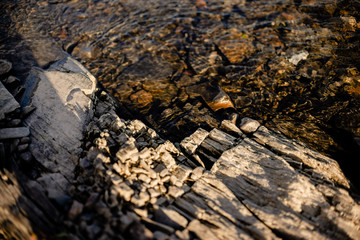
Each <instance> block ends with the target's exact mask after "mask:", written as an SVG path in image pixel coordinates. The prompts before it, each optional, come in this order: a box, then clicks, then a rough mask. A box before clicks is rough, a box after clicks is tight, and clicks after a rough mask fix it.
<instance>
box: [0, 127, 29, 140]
mask: <svg viewBox="0 0 360 240" xmlns="http://www.w3.org/2000/svg"><path fill="white" fill-rule="evenodd" d="M29 135H30V130H29V128H27V127H18V128H2V129H0V140H2V139H12V138H22V137H27V136H29Z"/></svg>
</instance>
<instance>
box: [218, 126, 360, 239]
mask: <svg viewBox="0 0 360 240" xmlns="http://www.w3.org/2000/svg"><path fill="white" fill-rule="evenodd" d="M258 131H259V134H256V133H257V132H256V133H255V134H254V135H255V136H260V133H261V132H260V131H262V132H264V131H266V132H267V133H268V137H270V136H271V137H272V138H273V142H272V144H274V139H276V138H279V137H280V136H277V135H276V134H275V133H273V132H271V131H269V130H267V129H266V128H265V127H263V126H262V127H260V129H259V130H258ZM287 141H288V143H290V142H291V141H290V140H288V139H287ZM282 146H283V147H285V146H287V145H285V143H283V145H282ZM287 147H288V146H287ZM303 147H304V146H303ZM302 150H303V151H301V153H302V154H304V155H306V152H308V151H310V149H308V148H306V149H305V148H304V149H302ZM298 153H299V154H300V151H299V152H298ZM306 156H307V155H306ZM320 156H321V155H320ZM288 158H289V157H287V156H281V155H277V154H276V153H274V152H272V151H270V150H268V149H267V148H265V147H264V146H262V145H261V144H259V143H257V142H255V141H254V140H252V139H249V138H244V139H243V140H242V141H241V142H240V143H239V144H238V145H236V146H235V147H234V148H232V149H230V150H227V151H225V152H224V153H223V154H222V155H221V157H220V158H219V159H218V160H217V162H216V163H215V164H214V166H213V167H212V169H211V172H212V173H214V174H215V175H216V177H217V178H218V179H219V180H221V181H222V182H223V183H224V184H225V185H226V186H227V187H228V188H229V189H230V190H231V191H232V192H233V193H234V194H235V195H236V197H237V198H238V199H239V200H241V202H242V203H243V204H245V205H246V206H247V208H248V209H250V210H251V212H252V213H254V215H256V216H257V217H258V218H259V219H260V220H261V221H262V222H264V223H265V224H266V225H267V226H269V227H270V228H271V229H272V230H273V231H274V232H276V233H277V235H278V236H281V237H290V238H292V239H311V238H316V239H332V238H338V239H339V238H342V239H344V238H351V239H358V238H359V237H360V231H359V226H358V216H357V214H358V211H359V205H358V204H356V202H355V201H354V200H353V199H352V198H351V197H349V198H347V199H348V200H349V199H350V202H351V205H352V206H353V210H352V211H348V212H339V211H337V210H336V209H334V206H332V205H333V203H332V202H329V201H328V198H327V196H326V195H325V194H323V193H324V191H323V190H319V189H318V187H319V186H322V188H327V189H328V190H329V189H332V190H333V191H335V192H336V194H338V195H342V194H341V193H340V192H341V191H342V190H341V188H335V187H331V186H332V185H331V184H329V185H327V184H326V180H329V179H331V180H332V181H333V182H337V180H338V179H337V178H336V176H338V175H335V177H333V176H334V175H331V173H329V174H330V177H329V178H325V179H323V184H321V185H318V184H319V181H314V179H313V178H312V177H311V176H309V175H306V174H304V172H303V171H302V170H301V169H300V170H299V169H294V168H293V167H292V166H291V165H290V164H289V162H288V161H289V159H288ZM308 158H310V157H309V156H307V158H305V159H304V158H298V159H297V160H299V161H304V164H305V163H306V161H307V160H308ZM322 158H325V157H324V156H322ZM313 161H315V159H313ZM328 161H330V162H331V163H332V161H333V160H332V159H328ZM290 162H291V160H290ZM323 164H324V165H325V163H323ZM327 166H328V167H329V166H331V165H329V164H328V165H327ZM316 167H318V168H317V169H316ZM316 167H315V169H314V171H315V172H316V171H321V170H322V167H323V165H320V164H318V165H317V166H316ZM329 168H330V170H332V171H336V170H337V169H336V168H335V169H334V167H332V168H331V167H329ZM338 173H341V171H338ZM324 175H326V173H324ZM344 179H345V177H344ZM315 180H317V179H315ZM325 186H326V187H325ZM345 192H346V191H345ZM336 194H335V195H336ZM355 212H356V213H355ZM354 213H355V214H354ZM345 219H346V220H345ZM350 219H351V220H350ZM349 220H350V221H349ZM329 226H331V230H330V229H328V228H329Z"/></svg>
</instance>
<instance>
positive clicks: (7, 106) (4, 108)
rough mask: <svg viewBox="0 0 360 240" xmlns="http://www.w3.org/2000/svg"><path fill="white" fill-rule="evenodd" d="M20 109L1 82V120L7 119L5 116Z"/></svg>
mask: <svg viewBox="0 0 360 240" xmlns="http://www.w3.org/2000/svg"><path fill="white" fill-rule="evenodd" d="M19 107H20V104H19V103H18V102H17V101H16V100H15V98H14V97H13V96H12V95H11V93H9V91H8V90H7V89H6V88H5V86H4V85H3V84H2V82H0V120H3V119H4V118H5V114H8V113H11V112H12V111H14V110H16V109H17V108H19Z"/></svg>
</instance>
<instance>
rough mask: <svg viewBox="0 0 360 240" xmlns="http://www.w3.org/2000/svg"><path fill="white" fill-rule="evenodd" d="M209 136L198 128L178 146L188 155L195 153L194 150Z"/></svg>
mask: <svg viewBox="0 0 360 240" xmlns="http://www.w3.org/2000/svg"><path fill="white" fill-rule="evenodd" d="M208 135H209V132H208V131H206V130H204V129H201V128H199V129H198V130H196V131H195V132H194V133H193V134H192V135H191V136H190V137H187V138H185V139H184V140H182V141H181V143H180V146H181V147H182V148H183V149H184V150H185V152H186V153H187V154H189V155H192V154H194V153H195V150H196V148H197V147H198V146H199V145H200V144H201V142H202V141H204V139H205V138H206V137H207V136H208Z"/></svg>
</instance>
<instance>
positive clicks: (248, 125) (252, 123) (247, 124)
mask: <svg viewBox="0 0 360 240" xmlns="http://www.w3.org/2000/svg"><path fill="white" fill-rule="evenodd" d="M259 127H260V123H259V122H258V121H256V120H254V119H251V118H243V119H241V123H240V129H241V130H242V131H243V132H245V133H248V134H250V133H253V132H255V131H256V130H257V129H258V128H259Z"/></svg>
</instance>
